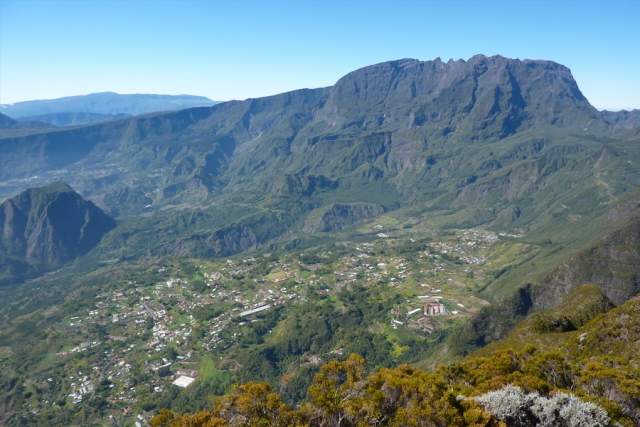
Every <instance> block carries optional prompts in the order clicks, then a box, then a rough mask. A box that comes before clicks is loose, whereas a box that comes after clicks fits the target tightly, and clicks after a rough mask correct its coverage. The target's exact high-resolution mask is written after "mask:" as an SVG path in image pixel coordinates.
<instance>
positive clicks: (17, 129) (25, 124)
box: [0, 113, 56, 137]
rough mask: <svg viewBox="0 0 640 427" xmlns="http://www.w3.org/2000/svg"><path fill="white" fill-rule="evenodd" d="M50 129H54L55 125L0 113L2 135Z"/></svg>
mask: <svg viewBox="0 0 640 427" xmlns="http://www.w3.org/2000/svg"><path fill="white" fill-rule="evenodd" d="M52 129H56V126H54V125H51V124H49V123H44V122H40V121H35V120H33V121H32V120H23V121H17V120H14V119H12V118H11V117H9V116H6V115H4V114H2V113H0V135H1V136H2V137H6V136H14V135H15V136H18V135H24V134H25V133H31V132H34V131H35V132H38V131H43V130H44V131H46V130H52Z"/></svg>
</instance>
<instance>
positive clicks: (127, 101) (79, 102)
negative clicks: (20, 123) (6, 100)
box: [0, 92, 218, 119]
mask: <svg viewBox="0 0 640 427" xmlns="http://www.w3.org/2000/svg"><path fill="white" fill-rule="evenodd" d="M217 103H218V102H216V101H212V100H210V99H209V98H206V97H204V96H193V95H147V94H131V95H120V94H118V93H114V92H101V93H92V94H89V95H79V96H68V97H65V98H56V99H42V100H35V101H24V102H16V103H14V104H2V105H0V113H2V114H5V115H7V116H9V117H11V118H14V119H16V118H24V117H32V116H40V115H46V114H52V113H98V114H130V115H132V116H137V115H140V114H146V113H152V112H156V111H173V110H182V109H184V108H192V107H209V106H212V105H215V104H217Z"/></svg>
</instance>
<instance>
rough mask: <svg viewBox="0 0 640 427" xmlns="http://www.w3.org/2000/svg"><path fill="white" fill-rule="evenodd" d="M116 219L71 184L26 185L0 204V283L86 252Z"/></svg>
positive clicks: (33, 272)
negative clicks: (85, 197) (87, 199)
mask: <svg viewBox="0 0 640 427" xmlns="http://www.w3.org/2000/svg"><path fill="white" fill-rule="evenodd" d="M115 226H116V223H115V221H114V220H113V219H112V218H111V217H109V216H108V215H106V214H105V213H104V212H102V210H101V209H100V208H98V207H96V206H95V205H94V204H93V203H91V202H89V201H86V200H84V199H83V198H82V197H81V196H80V195H79V194H78V193H76V192H75V191H73V190H72V189H71V187H69V186H68V185H66V184H62V183H53V184H50V185H47V186H45V187H40V188H30V189H28V190H26V191H24V192H23V193H21V194H19V195H18V196H16V197H14V198H12V199H9V200H5V201H4V202H3V203H2V204H1V205H0V233H1V234H0V284H3V283H8V282H12V281H15V280H19V279H24V278H27V277H29V276H33V275H34V274H36V273H38V272H43V271H46V270H50V269H52V268H56V267H59V266H61V265H63V264H65V263H67V262H69V261H71V260H73V259H75V258H76V257H77V256H80V255H84V254H86V253H87V252H88V251H89V250H91V249H92V248H93V247H94V246H95V245H96V244H97V243H98V242H99V241H100V239H101V237H102V235H103V234H104V233H106V232H107V231H109V230H111V229H112V228H114V227H115Z"/></svg>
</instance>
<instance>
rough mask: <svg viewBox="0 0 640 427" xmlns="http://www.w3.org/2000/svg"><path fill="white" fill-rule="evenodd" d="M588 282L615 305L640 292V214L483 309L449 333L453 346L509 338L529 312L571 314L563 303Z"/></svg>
mask: <svg viewBox="0 0 640 427" xmlns="http://www.w3.org/2000/svg"><path fill="white" fill-rule="evenodd" d="M585 285H591V288H593V289H595V290H596V291H597V292H596V293H601V294H602V295H603V298H605V299H606V300H607V301H611V302H612V303H613V304H615V305H620V304H623V303H625V302H626V301H628V300H629V299H631V298H633V297H634V296H635V295H637V294H639V293H640V218H638V217H633V218H632V219H630V220H629V221H628V222H627V223H626V224H625V225H624V226H622V227H620V228H618V229H616V230H614V231H612V232H610V233H608V234H607V235H606V236H605V237H604V238H603V239H602V240H601V241H600V242H597V243H595V244H594V245H592V246H590V247H589V248H587V249H585V250H582V251H580V252H579V253H577V254H576V255H574V256H572V257H571V258H569V259H568V260H567V261H566V262H565V263H564V264H563V265H561V266H559V267H557V268H556V269H554V270H553V271H552V272H551V273H549V274H548V275H547V276H546V277H545V278H544V279H542V280H541V281H539V282H536V283H530V284H527V285H525V286H523V287H521V288H519V289H518V290H517V291H516V292H515V293H514V294H513V295H511V296H510V297H508V298H506V299H505V300H503V301H501V302H500V303H498V304H494V305H491V306H489V307H485V308H482V309H481V310H480V311H479V312H478V313H477V314H476V315H475V316H474V317H473V318H472V319H471V320H470V321H469V322H468V323H466V324H465V325H463V326H462V327H461V328H460V329H459V330H458V331H456V332H455V333H454V334H453V335H452V336H451V337H450V338H449V340H448V344H449V347H450V348H451V349H452V350H453V351H454V353H456V354H459V355H464V354H467V353H469V352H470V351H474V350H476V349H478V348H481V347H483V346H485V345H487V344H489V343H493V342H496V341H500V340H503V339H505V338H506V337H507V335H508V334H509V333H510V332H511V331H512V330H513V328H514V327H515V326H516V325H517V324H518V322H520V321H522V320H523V319H524V318H525V317H526V316H527V314H530V313H533V312H538V313H540V312H542V313H544V312H548V311H550V310H553V309H555V310H556V312H558V313H559V314H563V315H566V314H567V310H566V309H560V310H559V309H558V307H562V305H563V304H564V305H565V306H568V305H567V304H569V305H571V304H570V303H568V302H567V301H569V297H570V295H571V294H572V293H574V292H576V291H577V290H578V289H579V288H581V287H584V286H585ZM574 310H575V304H574ZM585 310H587V311H589V310H591V311H593V310H592V309H585ZM602 311H606V310H602ZM579 314H580V315H582V316H588V314H589V313H579ZM574 323H575V322H574Z"/></svg>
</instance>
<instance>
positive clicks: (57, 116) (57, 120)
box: [16, 113, 131, 127]
mask: <svg viewBox="0 0 640 427" xmlns="http://www.w3.org/2000/svg"><path fill="white" fill-rule="evenodd" d="M127 117H131V114H125V113H120V114H100V113H49V114H41V115H39V116H29V117H18V118H17V119H16V121H18V122H29V121H36V122H42V123H49V124H52V125H54V126H60V127H63V126H79V125H87V124H91V123H100V122H107V121H109V120H117V119H124V118H127Z"/></svg>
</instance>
